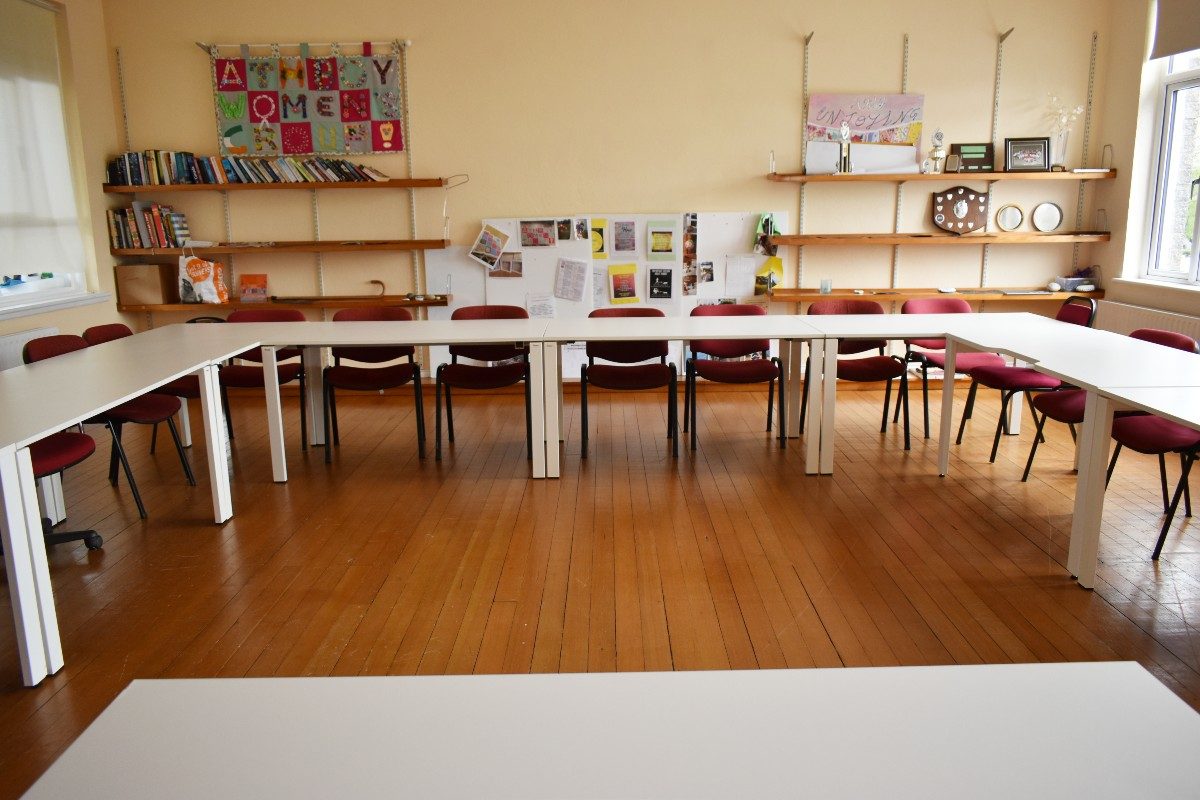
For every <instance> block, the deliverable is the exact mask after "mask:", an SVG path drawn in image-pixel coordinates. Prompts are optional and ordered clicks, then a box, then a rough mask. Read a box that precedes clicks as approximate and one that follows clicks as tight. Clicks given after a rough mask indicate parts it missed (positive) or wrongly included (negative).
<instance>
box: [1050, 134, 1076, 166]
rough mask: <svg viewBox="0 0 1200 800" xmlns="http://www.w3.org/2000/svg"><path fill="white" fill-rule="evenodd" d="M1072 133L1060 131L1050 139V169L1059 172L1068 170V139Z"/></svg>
mask: <svg viewBox="0 0 1200 800" xmlns="http://www.w3.org/2000/svg"><path fill="white" fill-rule="evenodd" d="M1070 135H1071V131H1070V130H1065V131H1059V132H1058V133H1056V134H1054V136H1053V137H1052V138H1051V139H1050V167H1051V169H1055V170H1058V171H1061V170H1065V169H1066V163H1067V139H1068V137H1070Z"/></svg>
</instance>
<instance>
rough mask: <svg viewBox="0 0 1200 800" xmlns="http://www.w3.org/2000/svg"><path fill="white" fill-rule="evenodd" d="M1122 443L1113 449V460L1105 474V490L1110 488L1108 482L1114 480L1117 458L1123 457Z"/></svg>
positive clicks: (1109, 462) (1110, 460)
mask: <svg viewBox="0 0 1200 800" xmlns="http://www.w3.org/2000/svg"><path fill="white" fill-rule="evenodd" d="M1121 447H1122V445H1121V443H1120V442H1117V446H1116V447H1115V448H1113V454H1112V458H1111V459H1109V461H1108V471H1107V472H1105V473H1104V488H1106V489H1107V488H1108V482H1109V481H1111V480H1112V474H1113V470H1114V469H1116V468H1117V456H1119V455H1121Z"/></svg>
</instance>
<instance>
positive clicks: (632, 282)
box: [608, 264, 638, 305]
mask: <svg viewBox="0 0 1200 800" xmlns="http://www.w3.org/2000/svg"><path fill="white" fill-rule="evenodd" d="M608 288H609V293H608V299H609V302H611V303H612V304H613V305H620V304H623V303H636V302H638V293H637V264H613V265H612V266H610V267H609V268H608Z"/></svg>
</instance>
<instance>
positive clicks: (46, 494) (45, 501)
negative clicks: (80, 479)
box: [37, 472, 67, 525]
mask: <svg viewBox="0 0 1200 800" xmlns="http://www.w3.org/2000/svg"><path fill="white" fill-rule="evenodd" d="M37 485H38V500H40V501H41V504H42V516H43V517H46V518H47V519H49V520H50V524H51V525H57V524H58V523H60V522H62V521H63V520H64V519H66V518H67V500H66V498H65V497H63V490H62V473H59V472H56V473H54V474H53V475H47V476H46V477H44V478H38V482H37Z"/></svg>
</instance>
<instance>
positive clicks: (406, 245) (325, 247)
mask: <svg viewBox="0 0 1200 800" xmlns="http://www.w3.org/2000/svg"><path fill="white" fill-rule="evenodd" d="M449 246H450V240H449V239H352V240H346V241H333V240H330V241H312V242H231V243H227V244H216V245H212V246H211V247H133V248H120V249H114V250H112V254H113V255H114V256H122V257H124V258H140V259H142V260H144V261H153V260H154V259H162V258H169V259H174V258H178V257H179V256H181V255H184V254H185V252H186V254H187V255H197V256H219V255H238V254H246V253H371V252H394V251H407V250H443V249H445V248H446V247H449Z"/></svg>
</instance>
